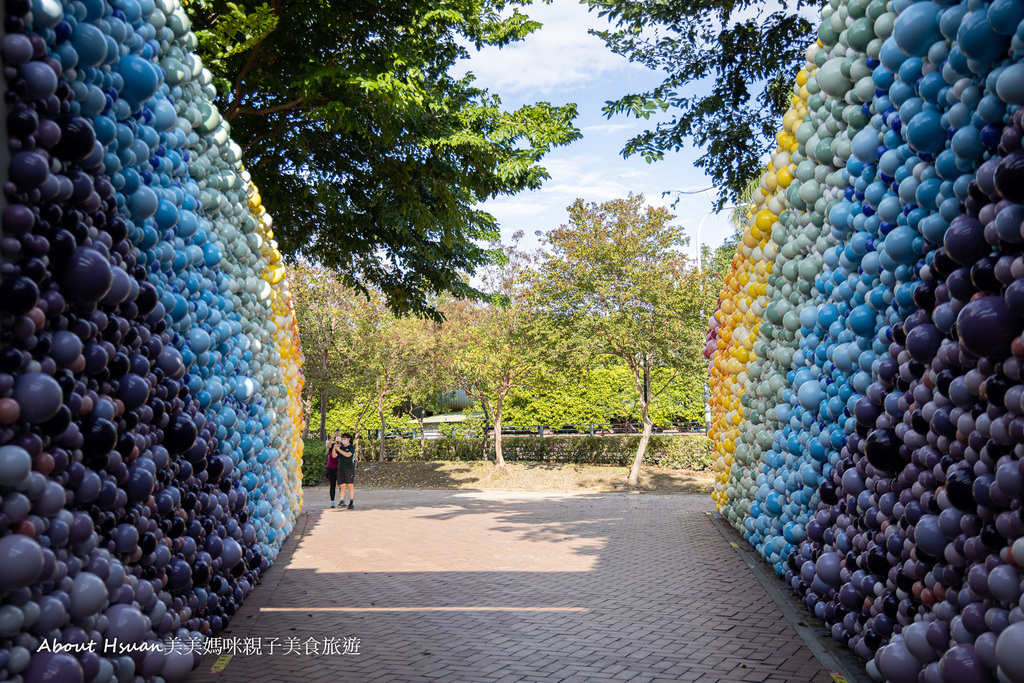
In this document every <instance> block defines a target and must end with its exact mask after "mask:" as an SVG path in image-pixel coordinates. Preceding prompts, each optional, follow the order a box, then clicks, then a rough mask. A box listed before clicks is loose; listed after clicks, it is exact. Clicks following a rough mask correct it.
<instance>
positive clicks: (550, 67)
mask: <svg viewBox="0 0 1024 683" xmlns="http://www.w3.org/2000/svg"><path fill="white" fill-rule="evenodd" d="M527 13H528V14H529V16H530V18H531V19H535V20H536V21H539V22H541V23H542V24H543V25H544V26H543V27H542V28H541V29H539V30H537V31H535V32H534V33H533V34H532V35H530V36H529V37H527V38H526V40H524V41H520V42H518V43H514V44H512V45H509V46H508V47H505V48H502V49H498V48H486V49H484V50H481V51H479V52H476V51H473V50H472V48H471V54H472V59H471V60H468V61H465V62H462V63H461V64H460V65H457V67H456V68H455V69H453V72H457V73H458V74H461V73H465V72H466V71H472V72H473V74H474V75H476V76H477V78H478V80H479V81H480V83H481V84H483V85H484V86H486V87H488V88H491V89H492V90H494V91H496V92H499V93H502V94H503V95H515V96H520V97H524V98H533V97H535V96H537V95H544V96H550V95H551V94H561V93H568V92H571V91H574V90H577V89H579V88H581V87H584V86H586V85H588V84H591V83H594V82H600V81H602V80H604V79H605V78H606V77H607V76H608V75H609V74H611V73H620V74H623V73H627V72H639V71H646V69H644V68H643V67H641V66H638V65H634V64H630V63H629V62H628V61H627V60H626V59H625V58H623V57H620V56H618V55H616V54H614V53H613V52H612V51H611V50H609V49H608V48H607V47H605V44H604V41H603V40H601V39H600V38H598V37H597V36H592V35H590V34H588V33H587V29H590V28H598V29H601V28H607V26H608V24H607V22H606V21H605V20H604V19H600V18H599V17H598V16H597V14H596V13H593V12H589V11H587V8H586V7H585V6H584V5H581V4H579V3H578V2H576V0H555V2H553V3H552V4H550V5H531V6H530V7H529V8H528V11H527Z"/></svg>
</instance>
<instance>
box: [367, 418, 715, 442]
mask: <svg viewBox="0 0 1024 683" xmlns="http://www.w3.org/2000/svg"><path fill="white" fill-rule="evenodd" d="M423 431H424V434H425V436H426V438H428V439H438V438H442V437H454V438H464V439H478V438H481V437H482V436H484V432H485V429H481V428H479V427H474V426H469V425H463V424H461V423H458V422H448V423H444V424H436V423H435V424H428V425H425V427H424V430H423ZM642 431H643V425H641V424H639V423H636V422H617V423H607V424H594V423H588V424H577V425H562V426H561V427H552V426H549V425H508V426H503V427H502V428H501V435H502V436H503V437H504V436H539V437H542V438H543V437H547V436H623V435H630V434H640V433H641V432H642ZM652 432H653V433H654V434H661V435H663V436H683V435H693V434H704V433H705V431H704V424H703V423H701V422H669V423H667V424H656V425H654V427H653V429H652ZM486 434H487V436H489V437H490V436H493V435H494V428H493V427H490V426H488V427H486ZM363 435H365V436H366V438H368V439H378V438H380V429H379V428H377V429H367V430H366V431H365V432H360V436H363ZM384 438H385V439H418V438H420V432H419V430H418V429H389V430H387V431H385V432H384Z"/></svg>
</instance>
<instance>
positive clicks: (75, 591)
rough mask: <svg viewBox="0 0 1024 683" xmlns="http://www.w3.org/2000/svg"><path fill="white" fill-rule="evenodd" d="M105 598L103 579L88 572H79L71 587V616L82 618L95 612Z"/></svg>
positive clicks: (105, 590)
mask: <svg viewBox="0 0 1024 683" xmlns="http://www.w3.org/2000/svg"><path fill="white" fill-rule="evenodd" d="M106 600H107V587H106V586H105V585H104V584H103V579H101V578H100V577H98V576H96V575H95V574H92V573H90V572H79V573H78V576H76V577H75V583H74V587H73V588H72V589H71V616H73V617H75V618H76V619H82V618H84V617H88V616H90V615H93V614H96V613H97V612H99V611H100V609H101V608H102V607H103V603H104V602H106Z"/></svg>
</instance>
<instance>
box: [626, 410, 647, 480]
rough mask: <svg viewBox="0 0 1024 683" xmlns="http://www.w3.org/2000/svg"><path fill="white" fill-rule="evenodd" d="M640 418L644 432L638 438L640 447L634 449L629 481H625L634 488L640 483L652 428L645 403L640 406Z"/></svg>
mask: <svg viewBox="0 0 1024 683" xmlns="http://www.w3.org/2000/svg"><path fill="white" fill-rule="evenodd" d="M640 416H641V418H642V419H643V423H644V431H643V433H642V434H641V436H640V445H639V446H638V447H637V449H636V457H635V458H633V466H632V467H631V468H630V469H629V479H627V480H626V482H627V483H628V484H629V485H630V486H636V485H637V484H639V483H640V468H641V467H643V465H644V453H646V452H647V442H648V441H650V440H651V428H652V427H653V426H654V425H653V424H652V423H651V418H650V415H649V414H648V412H647V402H643V403H641V404H640Z"/></svg>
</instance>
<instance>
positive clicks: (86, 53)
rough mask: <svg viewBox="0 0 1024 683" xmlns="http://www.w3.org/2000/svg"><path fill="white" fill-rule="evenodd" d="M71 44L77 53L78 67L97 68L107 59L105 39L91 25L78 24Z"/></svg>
mask: <svg viewBox="0 0 1024 683" xmlns="http://www.w3.org/2000/svg"><path fill="white" fill-rule="evenodd" d="M71 42H72V44H73V45H74V46H75V50H76V51H77V52H78V63H79V65H84V66H99V65H100V64H102V63H103V62H104V61H105V60H106V58H107V39H106V37H105V36H104V35H103V33H102V32H101V31H100V30H99V29H98V28H96V27H95V26H93V25H92V24H86V23H84V22H83V23H80V24H79V25H78V26H77V27H76V28H75V35H74V38H72V41H71Z"/></svg>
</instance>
